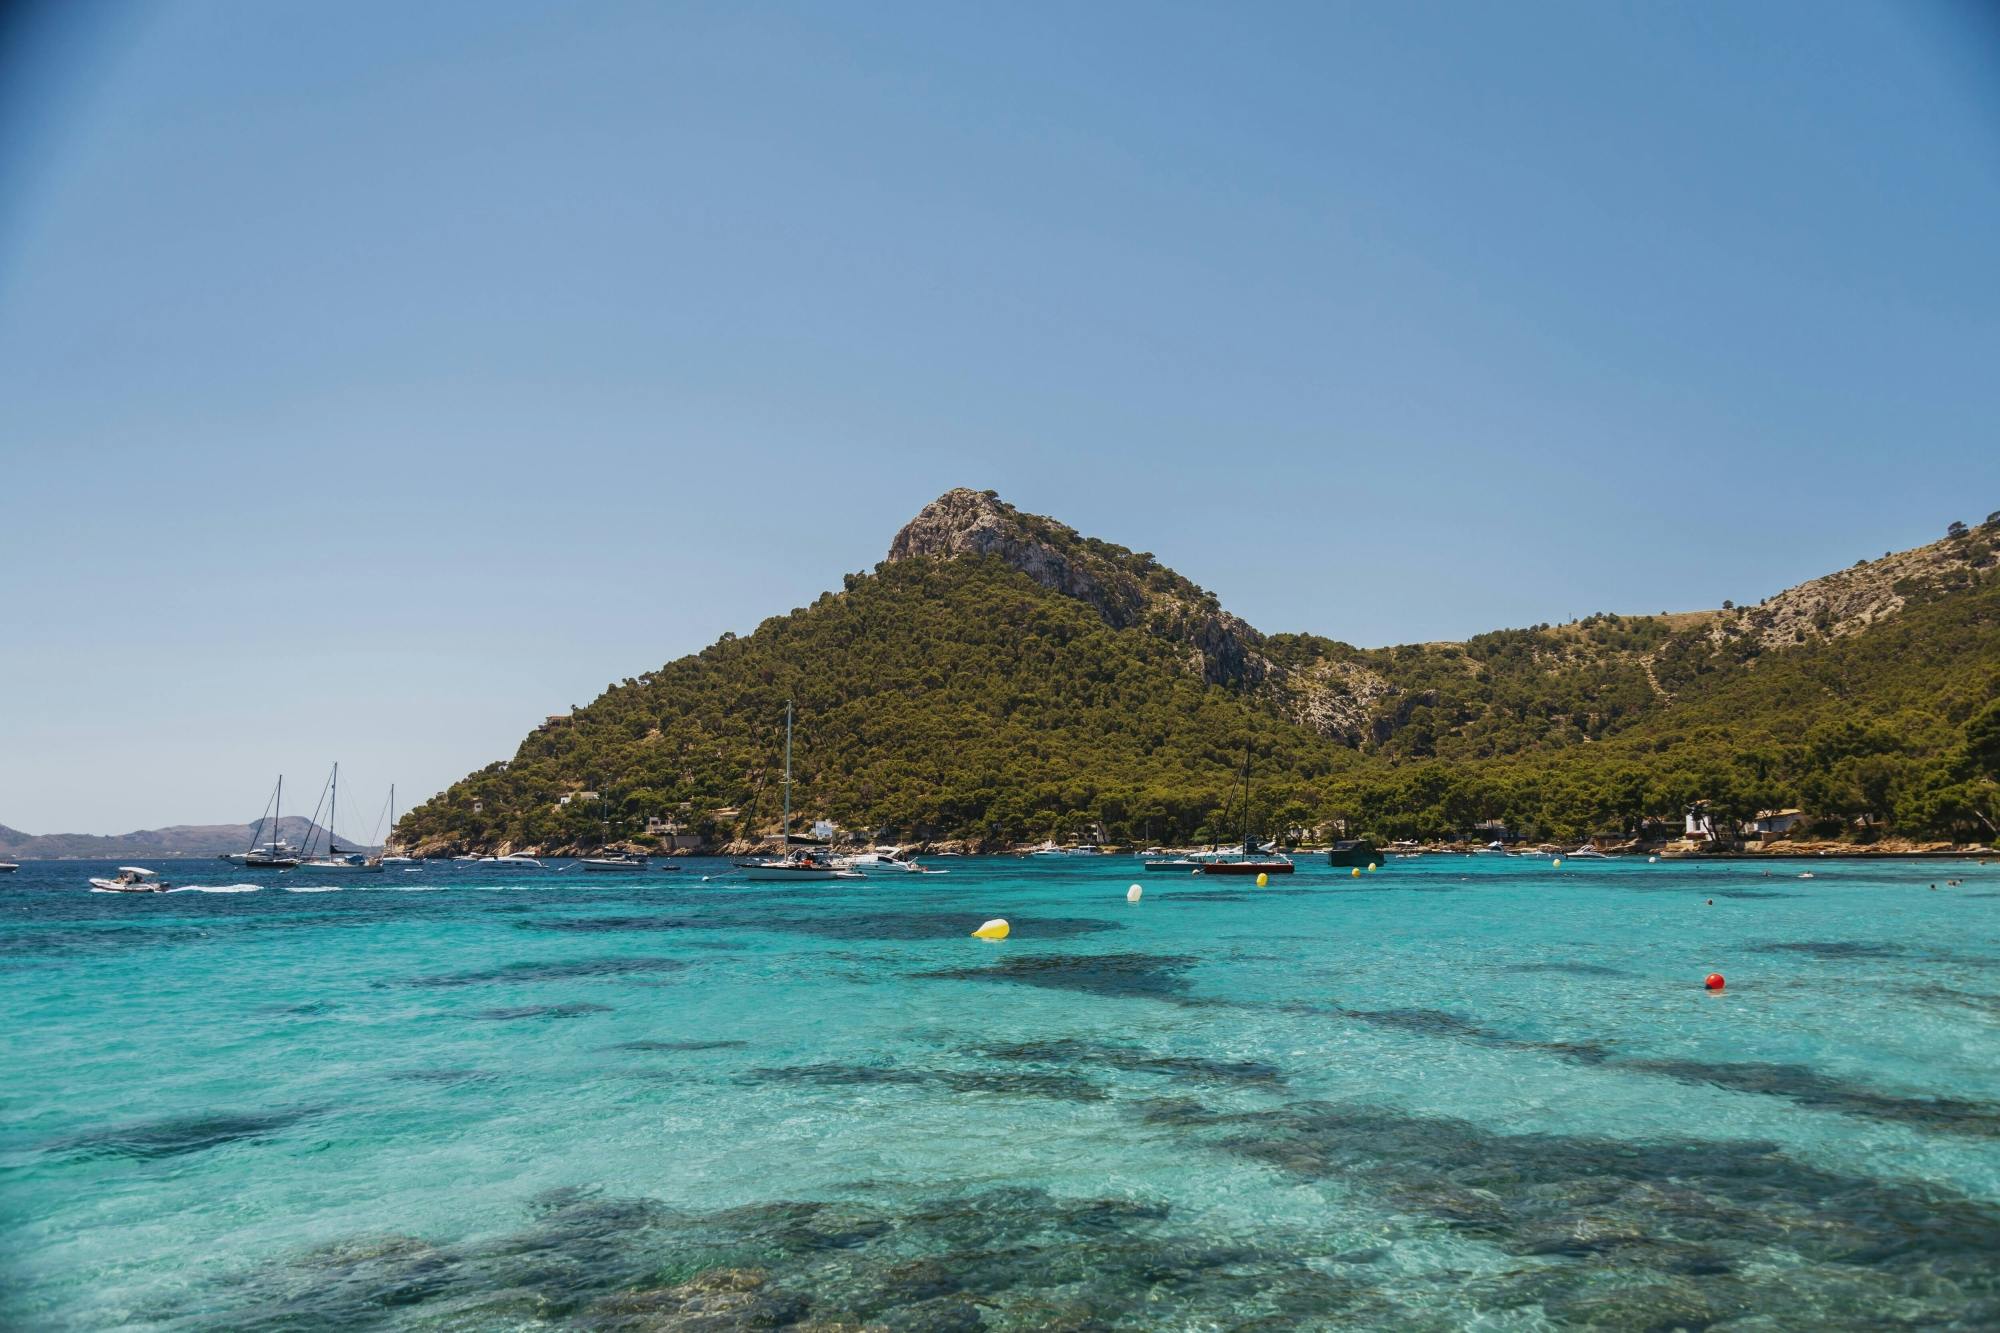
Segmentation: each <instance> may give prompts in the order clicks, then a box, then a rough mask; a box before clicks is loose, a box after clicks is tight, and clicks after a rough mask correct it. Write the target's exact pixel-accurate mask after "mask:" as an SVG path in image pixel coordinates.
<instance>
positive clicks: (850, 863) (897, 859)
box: [833, 845, 909, 870]
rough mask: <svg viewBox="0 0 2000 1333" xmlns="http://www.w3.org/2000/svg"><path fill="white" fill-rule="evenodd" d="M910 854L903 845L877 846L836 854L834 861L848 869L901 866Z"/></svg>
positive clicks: (905, 862) (906, 861)
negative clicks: (865, 849) (843, 854)
mask: <svg viewBox="0 0 2000 1333" xmlns="http://www.w3.org/2000/svg"><path fill="white" fill-rule="evenodd" d="M908 859H909V858H908V855H907V854H906V853H905V852H904V851H903V849H902V848H901V847H888V846H879V845H878V846H876V847H872V848H870V849H869V850H867V851H865V852H853V853H850V854H849V855H847V856H836V857H835V858H834V859H833V863H834V864H835V865H837V866H840V867H842V868H843V869H846V870H873V869H874V868H875V867H877V866H900V865H905V864H907V863H908Z"/></svg>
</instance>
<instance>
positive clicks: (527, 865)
mask: <svg viewBox="0 0 2000 1333" xmlns="http://www.w3.org/2000/svg"><path fill="white" fill-rule="evenodd" d="M478 864H479V865H481V866H484V867H486V868H488V869H492V870H541V869H543V868H544V867H543V865H542V863H541V862H540V861H537V860H536V859H535V858H534V857H532V856H527V855H524V854H523V853H521V852H509V853H508V854H507V855H505V856H482V857H480V858H479V861H478Z"/></svg>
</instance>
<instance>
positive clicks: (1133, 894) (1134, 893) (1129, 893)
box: [1125, 884, 1145, 903]
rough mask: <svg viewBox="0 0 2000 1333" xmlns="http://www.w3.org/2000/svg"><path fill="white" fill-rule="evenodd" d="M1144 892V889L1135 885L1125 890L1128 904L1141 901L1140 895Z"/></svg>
mask: <svg viewBox="0 0 2000 1333" xmlns="http://www.w3.org/2000/svg"><path fill="white" fill-rule="evenodd" d="M1144 892H1145V890H1144V889H1142V888H1140V887H1139V886H1138V885H1137V884H1134V885H1133V886H1132V887H1131V888H1129V889H1127V890H1125V901H1126V902H1128V903H1136V902H1138V901H1139V895H1140V894H1142V893H1144Z"/></svg>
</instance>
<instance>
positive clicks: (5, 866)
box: [0, 861, 21, 875]
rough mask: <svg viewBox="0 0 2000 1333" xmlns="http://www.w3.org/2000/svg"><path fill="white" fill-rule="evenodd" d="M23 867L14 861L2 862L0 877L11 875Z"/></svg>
mask: <svg viewBox="0 0 2000 1333" xmlns="http://www.w3.org/2000/svg"><path fill="white" fill-rule="evenodd" d="M20 868H21V867H20V866H19V865H18V864H16V863H15V862H13V861H0V875H11V874H13V873H14V872H15V871H16V870H19V869H20Z"/></svg>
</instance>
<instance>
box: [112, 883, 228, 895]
mask: <svg viewBox="0 0 2000 1333" xmlns="http://www.w3.org/2000/svg"><path fill="white" fill-rule="evenodd" d="M263 887H264V886H263V885H262V884H183V885H181V886H180V887H179V888H174V889H168V890H167V892H168V893H255V892H257V890H259V889H261V888H263ZM91 892H92V893H102V892H104V890H103V889H92V890H91Z"/></svg>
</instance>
